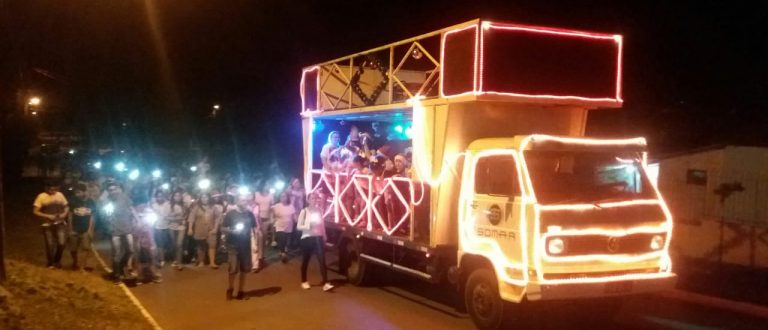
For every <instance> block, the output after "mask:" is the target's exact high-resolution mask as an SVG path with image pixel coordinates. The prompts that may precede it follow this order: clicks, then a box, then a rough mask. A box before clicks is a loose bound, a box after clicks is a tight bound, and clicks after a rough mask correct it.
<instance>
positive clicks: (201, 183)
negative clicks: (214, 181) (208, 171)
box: [197, 179, 211, 190]
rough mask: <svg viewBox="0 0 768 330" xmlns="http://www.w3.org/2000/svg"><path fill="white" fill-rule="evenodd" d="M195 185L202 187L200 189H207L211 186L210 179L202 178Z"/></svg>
mask: <svg viewBox="0 0 768 330" xmlns="http://www.w3.org/2000/svg"><path fill="white" fill-rule="evenodd" d="M197 187H198V188H200V189H202V190H207V189H208V188H210V187H211V180H208V179H202V180H200V181H198V182H197Z"/></svg>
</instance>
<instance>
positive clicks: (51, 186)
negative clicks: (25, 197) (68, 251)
mask: <svg viewBox="0 0 768 330" xmlns="http://www.w3.org/2000/svg"><path fill="white" fill-rule="evenodd" d="M32 206H33V208H32V213H33V214H34V215H35V216H37V217H38V218H39V219H40V220H41V221H42V224H41V225H42V231H43V238H44V239H45V257H46V259H47V267H48V268H61V255H62V253H63V252H64V244H66V243H67V236H66V234H67V232H66V230H67V215H68V213H69V203H67V199H66V198H65V197H64V195H63V194H62V193H61V192H59V185H58V184H57V183H54V182H47V183H46V184H45V192H43V193H40V194H39V195H37V198H35V201H34V203H32Z"/></svg>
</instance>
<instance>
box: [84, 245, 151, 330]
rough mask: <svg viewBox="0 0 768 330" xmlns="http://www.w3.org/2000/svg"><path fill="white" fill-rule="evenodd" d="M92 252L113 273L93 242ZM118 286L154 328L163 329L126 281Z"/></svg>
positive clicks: (102, 266) (103, 266) (106, 269)
mask: <svg viewBox="0 0 768 330" xmlns="http://www.w3.org/2000/svg"><path fill="white" fill-rule="evenodd" d="M91 252H92V253H93V255H94V256H96V260H98V261H99V263H100V264H101V268H104V270H105V271H107V273H112V268H109V266H107V263H106V262H104V259H102V258H101V255H99V252H98V251H96V248H95V247H94V246H93V244H91ZM118 286H120V288H122V289H123V292H125V295H126V296H128V298H130V299H131V302H133V304H134V305H135V306H136V307H137V308H138V309H139V311H140V312H141V315H144V318H145V319H147V322H149V324H150V325H152V328H153V329H155V330H162V329H163V327H161V326H160V324H158V323H157V321H155V318H153V317H152V314H149V311H148V310H147V309H146V308H144V305H142V304H141V302H140V301H139V299H137V298H136V296H134V295H133V292H131V290H130V289H128V287H127V286H125V284H124V283H122V282H120V283H118Z"/></svg>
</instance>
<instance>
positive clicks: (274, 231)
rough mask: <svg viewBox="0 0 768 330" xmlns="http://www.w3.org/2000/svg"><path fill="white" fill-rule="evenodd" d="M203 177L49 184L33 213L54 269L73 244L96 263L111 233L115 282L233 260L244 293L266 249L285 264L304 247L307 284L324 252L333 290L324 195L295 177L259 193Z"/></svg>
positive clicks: (78, 266)
mask: <svg viewBox="0 0 768 330" xmlns="http://www.w3.org/2000/svg"><path fill="white" fill-rule="evenodd" d="M194 179H200V176H199V175H198V176H197V177H192V178H189V180H188V181H183V182H182V180H179V179H173V180H171V182H172V184H167V183H166V184H160V183H159V182H153V181H151V180H147V181H143V182H142V181H141V180H118V179H116V178H114V177H103V178H100V179H97V180H92V181H90V182H80V183H76V184H72V185H70V186H68V187H66V188H65V189H62V187H61V185H60V184H59V183H57V182H54V181H50V182H47V183H46V185H45V191H44V192H42V193H40V194H39V195H38V196H37V198H36V199H35V201H34V203H33V214H34V216H35V217H37V218H38V219H40V221H41V229H42V234H43V237H44V241H45V252H46V259H47V267H49V268H51V269H57V268H62V267H63V266H62V255H63V254H64V252H65V250H67V249H68V250H69V251H70V254H71V257H72V265H71V268H72V269H74V270H81V271H92V270H93V267H91V265H89V263H88V259H89V256H90V254H91V253H92V251H93V249H92V241H93V240H94V237H97V236H103V238H104V239H108V240H109V241H110V242H111V250H112V251H111V255H112V260H111V272H109V273H108V278H109V279H111V280H113V281H115V282H128V281H134V282H139V283H149V282H161V281H162V277H161V272H160V269H161V268H163V267H166V265H168V264H170V267H172V268H173V269H175V270H179V271H180V270H183V269H184V268H185V267H189V266H193V267H206V266H207V267H210V268H212V269H218V268H219V267H220V266H221V265H223V264H227V268H228V274H229V286H228V290H227V299H231V298H243V291H244V290H243V285H244V281H245V275H246V274H247V273H249V272H259V271H260V270H261V269H262V268H263V267H264V266H265V263H266V262H267V253H265V252H267V251H270V250H271V251H274V252H275V253H274V255H276V256H277V258H278V259H277V260H280V261H282V262H283V263H286V262H288V261H289V259H290V256H292V255H299V254H300V255H302V274H301V286H302V287H303V288H305V289H308V288H310V286H309V284H308V283H307V281H306V269H307V264H308V262H309V259H310V258H311V256H313V255H314V256H317V259H318V261H319V262H320V268H321V272H322V277H323V283H324V287H323V289H324V290H326V291H328V290H331V289H332V288H333V286H332V285H331V284H330V282H329V281H328V279H327V274H326V269H325V258H324V250H323V248H324V237H325V230H324V227H323V221H322V219H321V218H322V216H321V214H322V212H323V210H322V208H323V205H322V203H321V201H322V200H323V199H324V197H322V196H320V195H318V194H310V196H305V190H304V187H303V185H302V182H301V181H300V180H299V179H295V178H294V179H293V180H291V181H290V183H289V184H288V185H287V186H285V187H284V188H283V189H276V188H275V187H274V186H270V185H268V184H267V183H266V182H261V183H260V184H259V186H260V188H259V189H258V191H255V192H251V191H250V189H249V187H248V186H245V185H235V184H231V183H229V182H228V181H227V180H219V181H217V182H216V183H213V184H211V185H210V186H207V185H206V187H201V188H195V189H193V188H191V187H193V185H192V184H191V183H192V182H191V181H193V180H194ZM307 201H308V203H307ZM98 227H101V228H102V230H98ZM100 233H101V235H99V234H100ZM270 255H272V254H270ZM238 277H239V279H238V283H239V286H238V290H237V291H236V292H237V293H235V290H234V287H235V285H234V284H235V279H236V278H238Z"/></svg>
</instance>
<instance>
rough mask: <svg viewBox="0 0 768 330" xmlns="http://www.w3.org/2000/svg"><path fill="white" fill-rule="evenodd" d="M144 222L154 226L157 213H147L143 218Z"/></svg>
mask: <svg viewBox="0 0 768 330" xmlns="http://www.w3.org/2000/svg"><path fill="white" fill-rule="evenodd" d="M144 220H145V221H147V223H148V224H150V225H152V224H154V223H155V222H157V213H155V212H149V213H147V215H146V216H145V217H144Z"/></svg>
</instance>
